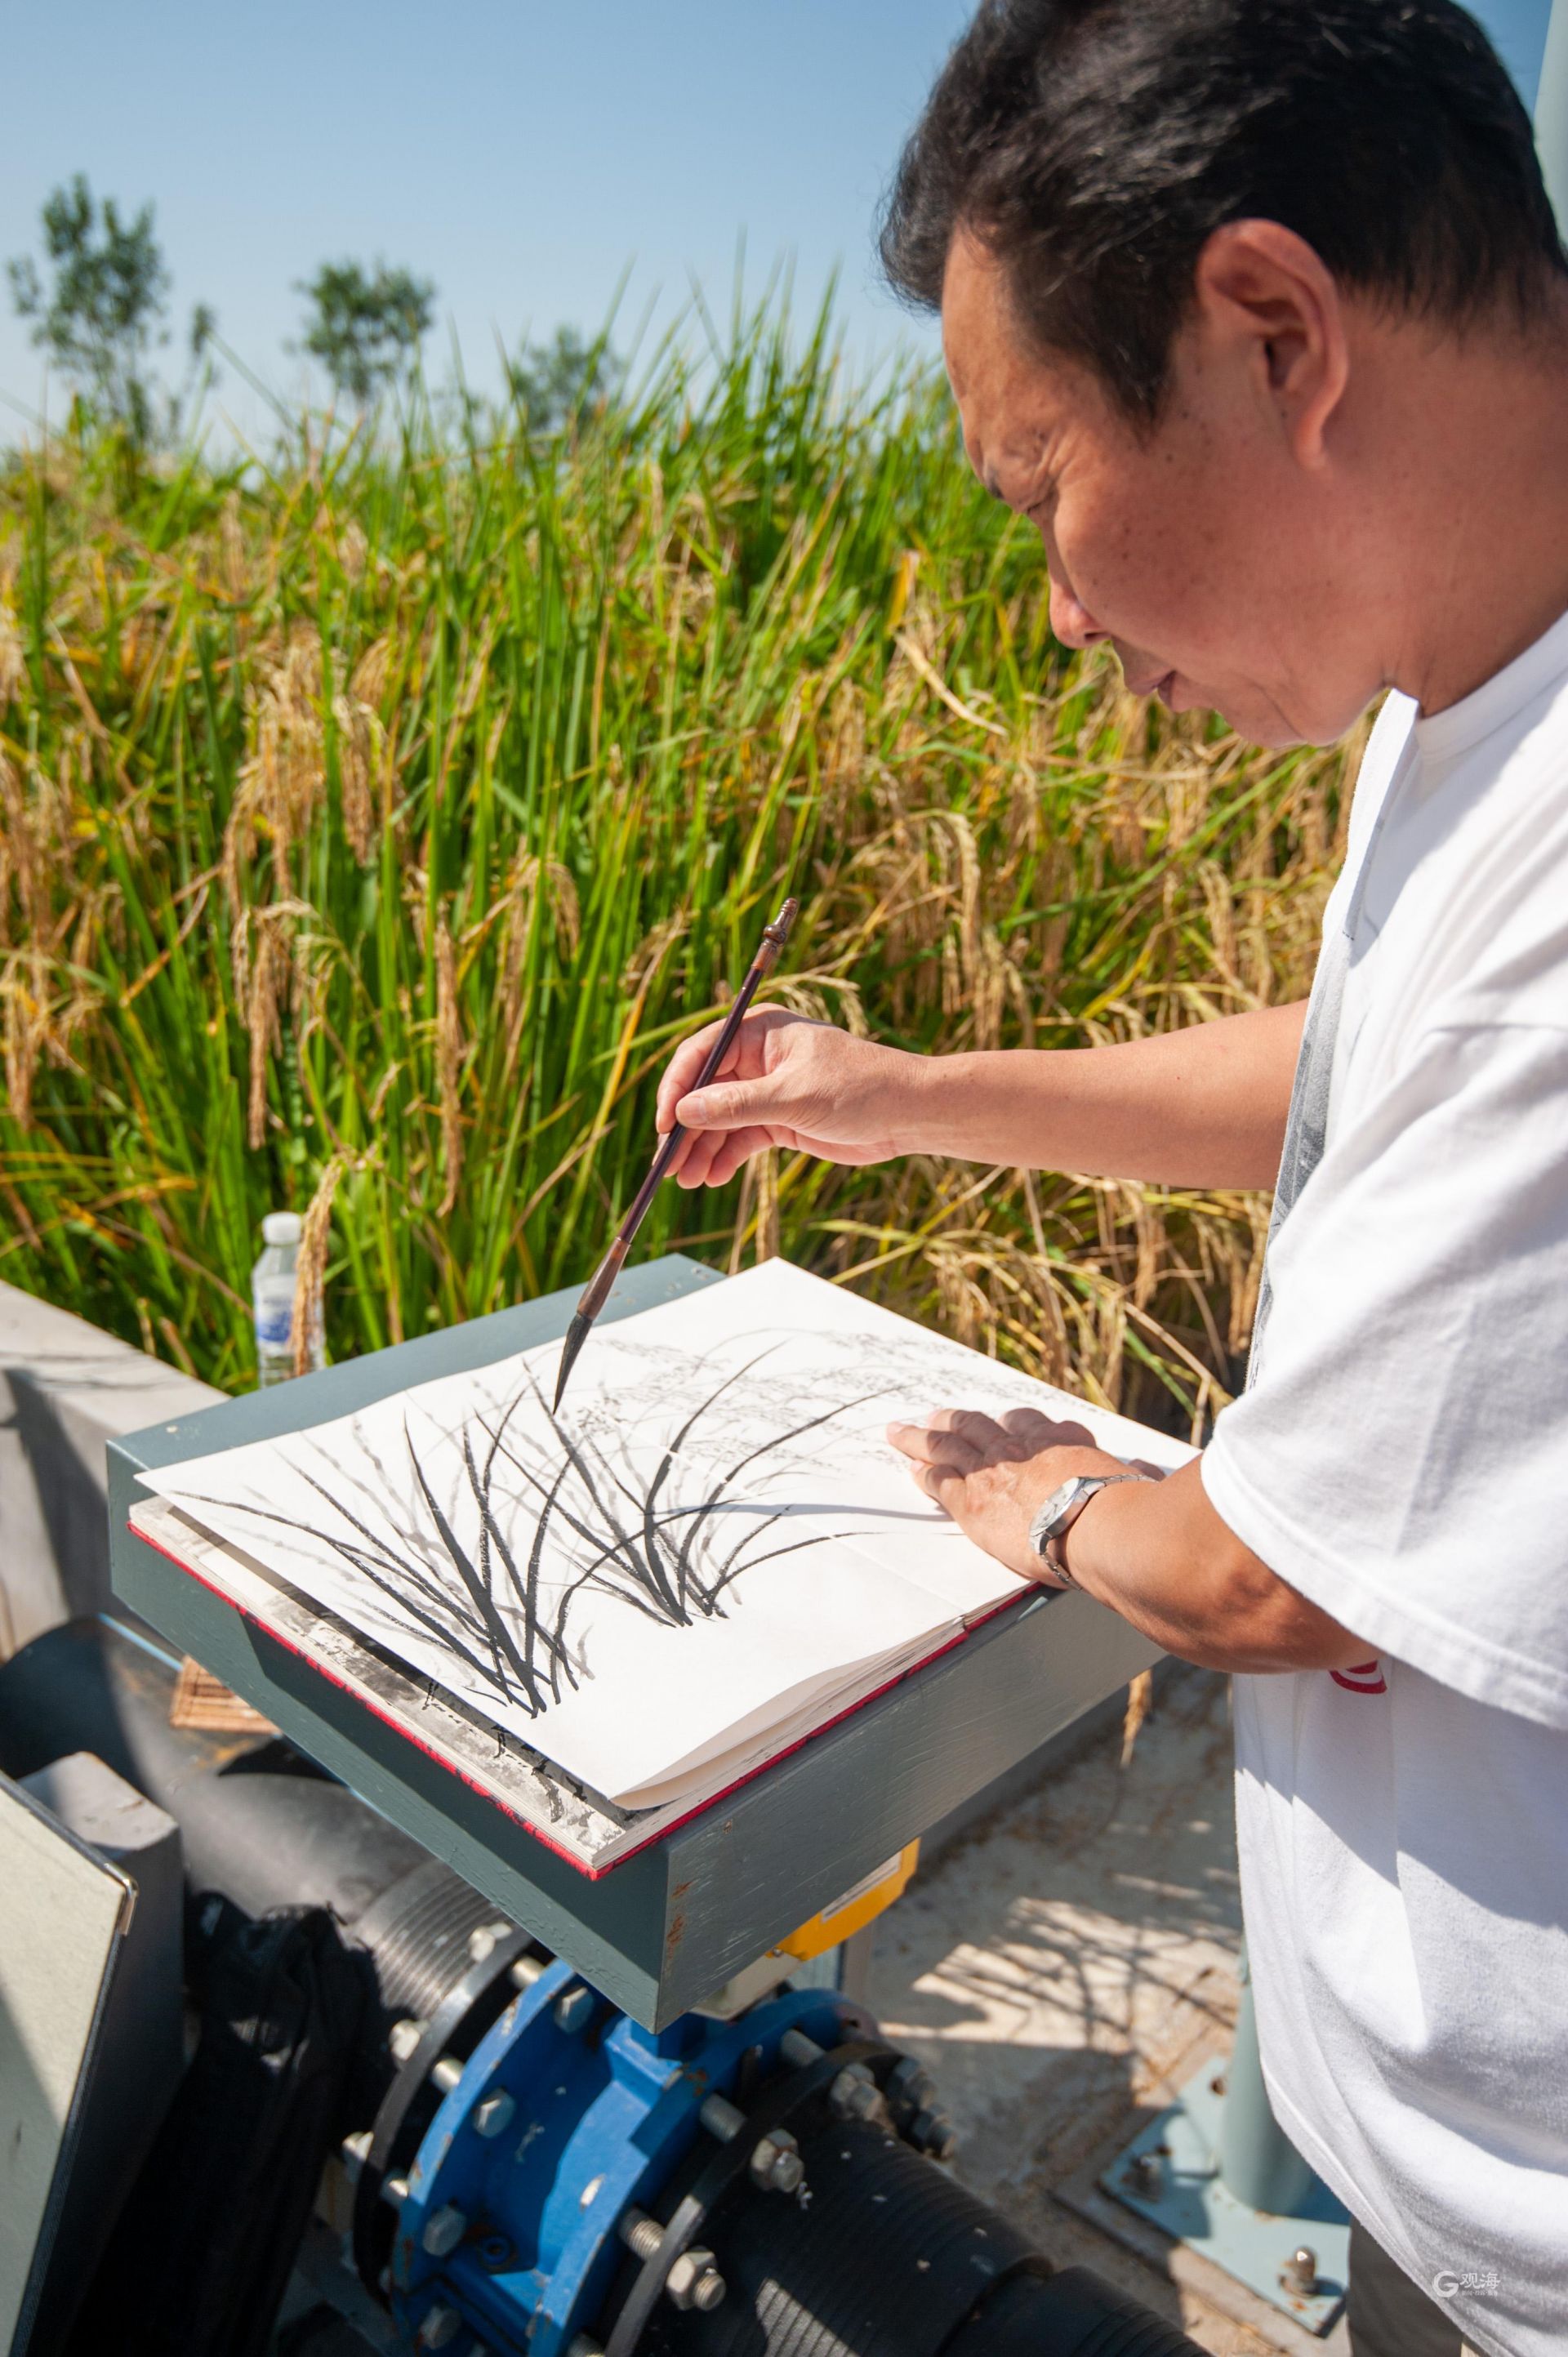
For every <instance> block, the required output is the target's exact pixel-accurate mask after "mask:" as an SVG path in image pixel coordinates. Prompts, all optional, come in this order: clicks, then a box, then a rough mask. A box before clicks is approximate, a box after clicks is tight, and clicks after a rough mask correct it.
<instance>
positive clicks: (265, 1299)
mask: <svg viewBox="0 0 1568 2357" xmlns="http://www.w3.org/2000/svg"><path fill="white" fill-rule="evenodd" d="M252 1301H253V1302H254V1305H255V1312H256V1340H257V1341H258V1343H259V1344H260V1345H261V1347H262V1349H263V1351H286V1350H287V1348H288V1344H289V1337H290V1335H291V1334H292V1332H293V1330H294V1279H293V1278H292V1277H288V1278H285V1281H284V1283H283V1284H281V1285H280V1284H278V1282H277V1281H276V1279H275V1278H274V1280H273V1282H272V1283H270V1284H268V1283H266V1282H265V1281H263V1282H262V1283H259V1284H257V1285H255V1286H252Z"/></svg>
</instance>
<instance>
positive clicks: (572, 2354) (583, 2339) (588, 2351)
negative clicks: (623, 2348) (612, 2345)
mask: <svg viewBox="0 0 1568 2357" xmlns="http://www.w3.org/2000/svg"><path fill="white" fill-rule="evenodd" d="M566 2357H605V2344H604V2342H603V2341H596V2340H595V2339H594V2336H593V2334H592V2333H591V2332H579V2333H577V2334H576V2335H575V2337H574V2339H573V2340H572V2341H571V2342H570V2343H569V2345H568V2347H567V2351H566Z"/></svg>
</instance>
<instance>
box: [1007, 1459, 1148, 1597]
mask: <svg viewBox="0 0 1568 2357" xmlns="http://www.w3.org/2000/svg"><path fill="white" fill-rule="evenodd" d="M1149 1479H1150V1476H1149V1475H1148V1474H1147V1473H1075V1474H1074V1475H1073V1476H1072V1479H1071V1480H1068V1481H1064V1482H1063V1483H1062V1485H1061V1487H1060V1489H1059V1490H1053V1491H1051V1494H1050V1496H1049V1497H1048V1498H1047V1500H1046V1502H1045V1504H1044V1505H1043V1506H1042V1507H1041V1508H1040V1510H1039V1512H1037V1513H1036V1516H1035V1519H1034V1521H1033V1522H1032V1523H1030V1524H1029V1544H1030V1545H1031V1546H1032V1547H1033V1548H1034V1550H1035V1553H1036V1555H1038V1556H1039V1558H1040V1560H1041V1562H1042V1563H1043V1564H1044V1565H1045V1566H1046V1568H1047V1571H1052V1572H1054V1573H1055V1574H1056V1576H1057V1577H1058V1579H1059V1580H1060V1581H1061V1584H1062V1586H1063V1587H1077V1586H1078V1582H1077V1580H1076V1579H1075V1578H1074V1577H1073V1576H1072V1574H1071V1572H1070V1571H1069V1569H1068V1567H1067V1564H1066V1562H1065V1560H1064V1559H1063V1555H1062V1551H1061V1542H1062V1540H1063V1539H1065V1538H1066V1536H1067V1534H1068V1533H1069V1531H1070V1530H1071V1528H1072V1526H1073V1524H1074V1523H1076V1522H1077V1520H1078V1518H1079V1514H1081V1513H1082V1512H1083V1510H1084V1508H1085V1506H1087V1505H1088V1503H1089V1501H1090V1498H1094V1497H1098V1496H1099V1494H1100V1492H1101V1490H1113V1489H1114V1488H1115V1487H1116V1484H1117V1482H1118V1481H1147V1480H1149Z"/></svg>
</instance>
